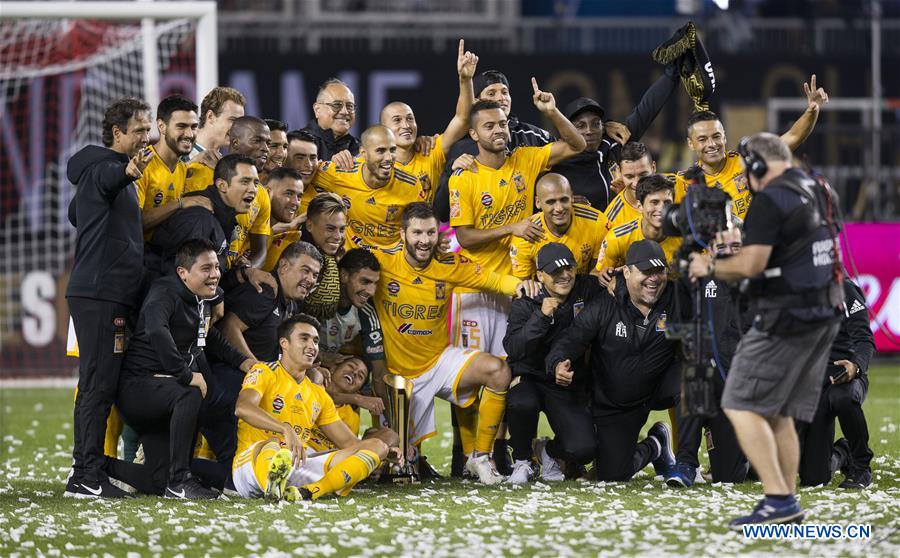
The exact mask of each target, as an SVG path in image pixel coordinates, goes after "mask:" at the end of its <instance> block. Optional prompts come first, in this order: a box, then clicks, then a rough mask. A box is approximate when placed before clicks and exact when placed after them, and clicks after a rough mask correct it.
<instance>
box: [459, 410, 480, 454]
mask: <svg viewBox="0 0 900 558" xmlns="http://www.w3.org/2000/svg"><path fill="white" fill-rule="evenodd" d="M453 412H454V413H455V414H456V422H457V424H458V425H459V440H460V442H461V443H462V452H463V455H469V454H470V453H472V450H473V449H475V437H476V433H477V429H478V408H477V407H476V405H475V404H472V405H469V406H468V407H465V408H463V407H458V406H456V405H454V406H453Z"/></svg>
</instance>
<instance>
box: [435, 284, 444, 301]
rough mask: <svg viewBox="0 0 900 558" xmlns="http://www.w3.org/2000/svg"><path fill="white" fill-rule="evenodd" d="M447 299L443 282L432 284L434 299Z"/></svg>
mask: <svg viewBox="0 0 900 558" xmlns="http://www.w3.org/2000/svg"><path fill="white" fill-rule="evenodd" d="M446 297H447V286H446V284H445V283H444V282H443V281H438V282H437V283H435V284H434V299H435V300H444V299H445V298H446Z"/></svg>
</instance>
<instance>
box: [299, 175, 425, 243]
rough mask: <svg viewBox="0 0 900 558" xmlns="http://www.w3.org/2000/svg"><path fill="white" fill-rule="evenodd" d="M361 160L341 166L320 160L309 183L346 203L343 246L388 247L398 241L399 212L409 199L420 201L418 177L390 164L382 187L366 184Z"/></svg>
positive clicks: (409, 201) (317, 190)
mask: <svg viewBox="0 0 900 558" xmlns="http://www.w3.org/2000/svg"><path fill="white" fill-rule="evenodd" d="M362 169H363V162H362V161H356V162H355V163H354V165H353V168H352V169H349V170H342V169H339V168H337V167H336V166H335V165H334V163H333V162H331V161H326V162H324V163H321V164H320V167H319V171H318V172H317V173H316V177H315V179H314V180H313V183H312V187H313V189H315V190H316V192H317V193H319V192H333V193H335V194H337V195H338V196H340V197H341V199H342V200H343V201H344V205H345V206H346V207H347V240H346V243H345V246H346V248H347V250H350V249H351V248H367V249H372V248H390V247H392V246H395V245H396V244H397V243H398V242H400V216H401V214H402V213H403V209H404V208H405V207H406V206H407V205H408V204H410V203H412V202H415V201H421V200H422V197H421V188H420V186H419V179H418V178H416V177H415V176H413V175H411V174H409V173H407V172H406V171H404V170H401V169H399V168H397V167H395V168H394V171H393V176H391V179H390V181H389V182H388V183H387V185H386V186H384V187H383V188H370V187H369V186H368V184H366V182H365V181H364V180H363V175H362Z"/></svg>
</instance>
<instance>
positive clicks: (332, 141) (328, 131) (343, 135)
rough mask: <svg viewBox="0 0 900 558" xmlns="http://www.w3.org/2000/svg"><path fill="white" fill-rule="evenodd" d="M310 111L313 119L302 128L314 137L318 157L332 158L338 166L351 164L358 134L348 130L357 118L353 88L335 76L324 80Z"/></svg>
mask: <svg viewBox="0 0 900 558" xmlns="http://www.w3.org/2000/svg"><path fill="white" fill-rule="evenodd" d="M313 113H314V114H315V115H316V118H315V120H312V121H311V122H310V123H309V124H308V125H307V126H306V128H304V129H303V130H304V131H306V132H309V133H310V134H312V135H313V137H315V138H316V146H317V147H318V149H319V160H321V161H331V160H332V159H333V158H334V159H335V161H336V162H338V163H339V164H340V166H341V167H343V168H351V167H352V166H353V157H356V155H357V154H358V153H359V138H357V137H356V136H353V135H352V134H350V129H351V128H352V127H353V123H354V122H356V102H355V99H354V97H353V92H352V91H350V88H349V87H347V84H346V83H344V82H343V81H341V80H339V79H337V78H329V79H327V80H325V83H323V84H322V85H321V86H320V87H319V93H318V94H317V95H316V102H315V103H313ZM345 163H346V164H345Z"/></svg>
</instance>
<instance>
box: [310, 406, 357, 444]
mask: <svg viewBox="0 0 900 558" xmlns="http://www.w3.org/2000/svg"><path fill="white" fill-rule="evenodd" d="M337 414H338V416H339V417H341V420H342V421H344V424H346V425H347V428H349V429H350V432H353V435H354V436H357V437H359V409H357V408H356V407H354V406H353V405H350V404H345V405H341V406H340V407H338V408H337ZM309 447H311V448H312V449H313V450H314V451H330V450H333V449H338V447H337V446H336V445H334V442H332V441H331V439H329V438H328V436H326V435H325V433H324V432H322V431H321V430H319V429H318V428H315V429H313V431H312V434H311V435H310V438H309Z"/></svg>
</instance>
